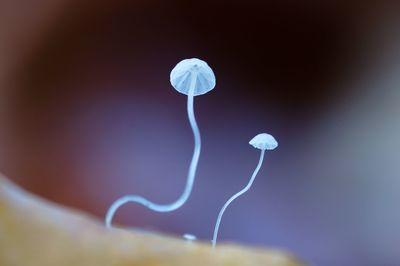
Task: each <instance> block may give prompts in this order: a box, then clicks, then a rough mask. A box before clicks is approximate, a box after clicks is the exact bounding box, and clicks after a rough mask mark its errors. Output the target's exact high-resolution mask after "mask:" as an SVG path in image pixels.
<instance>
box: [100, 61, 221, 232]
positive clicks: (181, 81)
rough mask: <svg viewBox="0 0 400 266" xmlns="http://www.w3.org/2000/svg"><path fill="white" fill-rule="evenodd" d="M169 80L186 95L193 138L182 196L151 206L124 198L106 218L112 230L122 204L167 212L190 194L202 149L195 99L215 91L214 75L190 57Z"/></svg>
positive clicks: (136, 198) (142, 200) (132, 197)
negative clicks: (170, 201)
mask: <svg viewBox="0 0 400 266" xmlns="http://www.w3.org/2000/svg"><path fill="white" fill-rule="evenodd" d="M170 81H171V84H172V86H173V87H174V88H175V89H176V90H177V91H178V92H180V93H183V94H185V95H187V113H188V118H189V122H190V126H191V128H192V131H193V136H194V151H193V156H192V161H191V163H190V166H189V171H188V175H187V181H186V186H185V189H184V191H183V193H182V194H181V196H180V197H179V198H178V199H177V200H176V201H174V202H172V203H170V204H157V203H153V202H151V201H149V200H147V199H145V198H144V197H142V196H138V195H127V196H124V197H122V198H119V199H118V200H116V201H115V202H114V203H113V204H112V205H111V207H110V208H109V209H108V211H107V214H106V218H105V223H106V226H107V227H111V225H112V219H113V217H114V215H115V212H116V211H117V209H118V208H119V207H121V206H122V205H124V204H125V203H128V202H135V203H139V204H142V205H143V206H145V207H147V208H149V209H151V210H153V211H156V212H170V211H174V210H176V209H178V208H180V207H181V206H182V205H183V204H184V203H185V202H186V201H187V199H188V198H189V196H190V194H191V191H192V188H193V183H194V179H195V175H196V169H197V164H198V162H199V157H200V150H201V138H200V131H199V128H198V126H197V122H196V118H195V115H194V96H197V95H202V94H205V93H207V92H209V91H210V90H212V89H214V87H215V75H214V73H213V71H212V69H211V68H210V67H209V66H208V65H207V63H206V62H204V61H202V60H200V59H197V58H192V59H185V60H182V61H181V62H179V63H178V64H177V65H176V66H175V67H174V69H172V71H171V75H170Z"/></svg>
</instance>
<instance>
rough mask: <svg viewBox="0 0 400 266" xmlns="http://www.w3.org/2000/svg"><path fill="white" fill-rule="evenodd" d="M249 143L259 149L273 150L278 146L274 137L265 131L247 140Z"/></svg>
mask: <svg viewBox="0 0 400 266" xmlns="http://www.w3.org/2000/svg"><path fill="white" fill-rule="evenodd" d="M249 144H250V145H252V146H253V147H254V148H257V149H260V150H273V149H275V148H276V147H278V142H277V141H276V140H275V138H274V137H273V136H271V135H270V134H267V133H261V134H258V135H257V136H255V137H254V138H252V139H251V140H250V141H249Z"/></svg>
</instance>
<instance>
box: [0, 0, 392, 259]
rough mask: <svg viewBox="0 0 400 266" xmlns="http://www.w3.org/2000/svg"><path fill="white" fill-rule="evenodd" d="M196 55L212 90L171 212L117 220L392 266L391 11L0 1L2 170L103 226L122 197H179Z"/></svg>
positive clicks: (357, 5) (127, 211) (320, 5)
mask: <svg viewBox="0 0 400 266" xmlns="http://www.w3.org/2000/svg"><path fill="white" fill-rule="evenodd" d="M191 57H198V58H201V59H203V60H205V61H207V62H208V63H209V65H210V66H211V67H212V68H213V70H214V72H215V74H216V77H217V86H216V88H215V90H213V91H212V92H210V93H208V94H206V95H204V96H199V97H196V98H195V109H196V110H195V111H196V115H197V119H198V123H199V126H200V129H201V131H202V139H203V150H202V155H201V158H200V164H199V168H198V175H197V177H196V182H195V187H194V190H193V194H192V196H191V197H190V199H189V201H188V202H187V204H186V205H184V206H183V207H182V208H181V209H179V210H178V211H175V212H172V213H167V214H159V213H153V212H150V211H149V210H147V209H145V208H143V207H141V206H137V205H134V204H129V205H125V206H124V207H122V208H121V209H120V210H119V211H118V213H117V215H116V217H115V221H116V222H117V223H120V224H124V225H127V226H134V227H140V228H146V229H150V230H157V231H162V232H168V233H173V234H178V235H182V234H184V233H191V234H194V235H196V236H197V237H198V238H200V239H203V240H207V241H208V240H210V239H211V237H212V231H213V228H214V224H215V221H216V217H217V214H218V212H219V209H220V208H221V207H222V205H223V204H224V202H225V201H226V200H227V199H228V198H229V197H230V196H231V195H232V194H233V193H235V192H237V191H238V190H239V189H241V188H242V187H243V186H244V185H245V184H246V183H247V182H248V180H249V178H250V175H251V173H252V171H253V169H254V167H255V166H256V164H257V160H258V156H259V152H258V150H255V149H254V148H252V147H251V146H249V145H248V141H249V140H250V139H251V138H252V137H253V136H255V135H256V134H258V133H260V132H268V133H270V134H272V135H274V136H275V137H276V139H277V140H278V142H279V144H280V146H279V147H278V149H276V150H274V151H273V152H270V153H267V156H266V160H265V164H264V166H263V168H262V171H261V172H260V174H259V176H258V177H257V179H256V182H255V184H254V187H253V188H252V189H251V190H250V192H249V193H248V194H246V195H245V196H243V197H242V198H240V199H239V200H238V201H236V202H235V203H234V204H233V205H232V206H231V207H230V208H229V209H228V210H227V212H226V213H225V215H224V220H223V221H222V226H221V230H220V239H221V240H226V241H237V242H240V243H246V244H253V245H263V246H272V247H278V248H283V249H287V250H290V251H291V252H293V253H295V254H297V255H298V256H300V257H302V258H304V259H305V260H306V261H308V262H310V263H311V264H312V265H329V266H330V265H332V266H338V265H340V266H342V265H343V266H346V265H362V266H369V265H371V266H372V265H377V266H378V265H379V266H396V265H400V252H399V251H400V206H399V202H400V193H399V192H400V161H399V158H400V139H399V136H400V6H399V4H398V2H396V1H385V0H384V1H377V0H376V1H374V0H368V1H334V2H329V1H328V2H327V1H319V2H318V1H311V0H309V1H257V0H249V1H246V2H242V1H201V2H196V1H156V0H149V1H123V0H117V1H91V0H86V1H78V0H39V1H30V0H2V1H0V122H1V124H0V125H1V126H0V147H1V149H0V169H1V171H2V172H3V173H4V174H5V175H6V176H8V177H9V178H10V179H12V180H14V181H15V182H17V183H18V184H19V185H21V186H23V187H24V188H26V189H28V190H30V191H32V192H34V193H36V194H39V195H41V196H43V197H45V198H47V199H50V200H52V201H55V202H58V203H61V204H64V205H68V206H72V207H74V208H78V209H81V210H84V211H87V212H89V213H92V214H93V215H96V216H97V217H99V219H103V217H104V215H105V213H106V211H107V208H108V207H109V206H110V204H111V203H112V202H113V201H114V200H115V199H117V198H118V197H120V196H122V195H125V194H131V193H133V194H140V195H143V196H145V197H147V198H149V199H151V200H154V201H156V202H160V203H168V202H172V201H173V200H175V199H176V198H177V197H178V196H179V195H180V193H181V192H182V190H183V188H184V185H185V181H186V174H187V170H188V165H189V162H190V159H191V155H192V149H193V137H192V133H191V130H190V127H189V124H188V121H187V114H186V97H185V96H184V95H182V94H179V93H177V92H176V91H175V90H174V89H173V88H172V87H171V85H170V84H169V73H170V71H171V69H172V68H173V67H174V66H175V64H176V63H178V62H179V61H180V60H182V59H185V58H191Z"/></svg>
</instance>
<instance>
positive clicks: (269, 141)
mask: <svg viewBox="0 0 400 266" xmlns="http://www.w3.org/2000/svg"><path fill="white" fill-rule="evenodd" d="M249 144H250V145H252V146H253V147H254V148H256V149H259V150H261V153H260V159H259V161H258V164H257V167H256V169H255V170H254V172H253V175H252V176H251V178H250V181H249V182H248V183H247V185H246V186H245V187H244V188H243V189H242V190H240V191H239V192H237V193H236V194H235V195H233V196H232V197H231V198H230V199H229V200H228V201H227V202H226V203H225V204H224V206H223V207H222V209H221V211H220V212H219V214H218V218H217V222H216V224H215V228H214V235H213V239H212V241H211V242H212V246H213V247H214V248H215V246H216V244H217V238H218V230H219V226H220V224H221V220H222V215H223V214H224V212H225V210H226V208H227V207H228V206H229V204H231V203H232V201H234V200H235V199H236V198H238V197H239V196H241V195H243V194H244V193H246V192H247V191H248V190H249V189H250V187H251V185H252V184H253V182H254V179H255V178H256V176H257V174H258V172H259V171H260V168H261V165H262V163H263V161H264V154H265V151H266V150H273V149H275V148H276V147H278V142H277V141H276V140H275V138H274V137H273V136H271V135H270V134H267V133H261V134H258V135H257V136H255V137H254V138H252V139H251V140H250V142H249Z"/></svg>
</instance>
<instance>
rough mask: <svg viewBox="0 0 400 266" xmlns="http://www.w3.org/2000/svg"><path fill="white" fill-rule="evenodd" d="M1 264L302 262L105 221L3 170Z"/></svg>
mask: <svg viewBox="0 0 400 266" xmlns="http://www.w3.org/2000/svg"><path fill="white" fill-rule="evenodd" d="M0 265H1V266H103V265H104V266H134V265H135V266H139V265H140V266H142V265H143V266H144V265H146V266H153V265H154V266H155V265H165V266H169V265H171V266H172V265H174V266H180V265H182V266H183V265H185V266H196V265H201V266H213V265H221V266H223V265H232V266H234V265H267V266H268V265H270V266H297V265H302V264H301V263H300V262H298V261H297V260H296V259H295V258H293V257H291V256H290V255H288V254H287V253H285V252H282V251H278V250H269V249H261V248H258V249H256V248H249V247H243V246H238V245H224V244H222V245H219V246H218V247H217V248H216V249H215V250H213V249H212V248H211V247H210V244H208V243H202V242H199V241H196V242H186V241H185V240H182V239H178V238H173V237H170V236H163V235H156V234H149V233H143V232H140V231H135V230H129V231H128V230H120V229H111V230H107V229H106V228H105V227H104V226H103V224H102V222H100V221H98V220H96V219H93V218H92V217H90V216H88V215H85V214H83V213H79V212H77V211H74V210H70V209H67V208H65V207H62V206H59V205H56V204H53V203H50V202H48V201H45V200H43V199H40V198H38V197H37V196H34V195H32V194H30V193H27V192H25V191H23V190H22V189H20V188H18V187H17V186H15V185H14V184H12V183H11V182H10V181H8V180H7V179H5V178H3V177H1V176H0Z"/></svg>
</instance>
